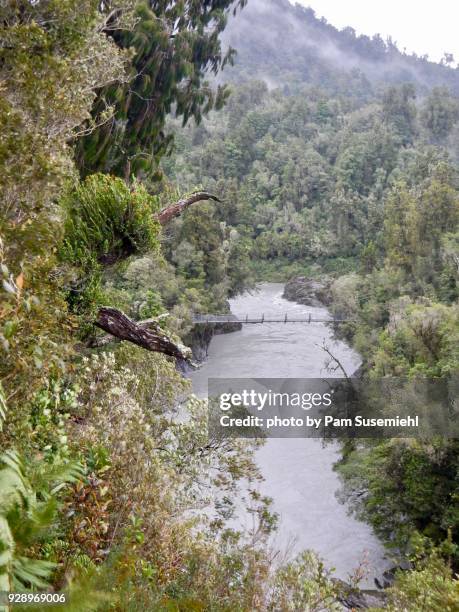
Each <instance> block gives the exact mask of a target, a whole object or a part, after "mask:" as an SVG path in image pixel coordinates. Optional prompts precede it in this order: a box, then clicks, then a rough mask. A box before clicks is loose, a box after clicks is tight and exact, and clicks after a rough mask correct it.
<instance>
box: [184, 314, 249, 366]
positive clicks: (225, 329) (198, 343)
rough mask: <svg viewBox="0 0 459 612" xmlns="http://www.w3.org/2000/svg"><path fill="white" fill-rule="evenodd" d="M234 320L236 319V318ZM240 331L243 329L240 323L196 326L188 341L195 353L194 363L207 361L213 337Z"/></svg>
mask: <svg viewBox="0 0 459 612" xmlns="http://www.w3.org/2000/svg"><path fill="white" fill-rule="evenodd" d="M228 316H231V315H228ZM233 316H234V315H233ZM234 319H236V317H235V316H234ZM240 329H242V324H241V323H239V321H234V322H231V321H229V322H227V323H207V324H205V325H203V324H200V325H195V326H194V327H193V329H192V330H191V332H190V334H189V337H188V338H187V339H186V344H187V345H188V346H190V347H191V350H192V351H193V359H194V361H196V362H197V363H202V362H203V361H205V360H206V359H207V351H208V349H209V344H210V342H211V340H212V338H213V336H218V335H219V334H229V333H232V332H235V331H239V330H240Z"/></svg>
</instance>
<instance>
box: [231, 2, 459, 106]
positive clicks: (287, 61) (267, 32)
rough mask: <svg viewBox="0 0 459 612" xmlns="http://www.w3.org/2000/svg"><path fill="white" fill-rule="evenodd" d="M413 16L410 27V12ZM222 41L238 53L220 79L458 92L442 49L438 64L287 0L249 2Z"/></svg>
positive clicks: (362, 93)
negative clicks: (403, 86)
mask: <svg viewBox="0 0 459 612" xmlns="http://www.w3.org/2000/svg"><path fill="white" fill-rule="evenodd" d="M413 20H414V21H413V27H415V15H414V14H413ZM223 40H224V42H225V43H226V44H230V45H232V46H233V47H236V49H237V51H238V53H237V57H236V58H235V69H234V70H232V71H227V72H225V73H224V74H222V75H221V78H222V79H223V80H225V81H230V82H236V83H240V82H241V81H252V80H253V79H263V80H264V81H265V82H266V83H267V85H268V86H269V87H270V88H278V87H281V88H283V89H284V91H287V92H288V91H290V90H292V89H293V90H295V88H296V86H297V85H300V86H301V85H302V84H305V83H308V84H310V85H320V86H321V87H324V88H326V89H327V90H328V91H330V92H333V93H335V94H338V93H340V92H346V93H347V94H348V95H354V96H356V97H362V98H365V97H368V96H371V94H372V93H374V91H376V90H377V89H378V88H379V87H381V86H385V85H387V84H389V83H391V84H400V83H406V82H412V83H413V84H414V85H415V86H416V88H417V89H418V90H419V91H420V92H422V93H424V92H426V91H427V90H428V89H431V88H432V87H436V86H441V85H446V86H448V87H449V88H450V89H451V90H452V91H453V92H454V93H456V94H457V93H459V71H458V70H457V68H456V64H455V60H454V58H453V57H452V56H451V54H450V53H446V52H447V51H448V49H445V55H444V59H443V60H442V64H441V65H439V64H436V63H434V62H432V61H429V58H428V57H427V56H417V55H415V54H411V55H410V54H407V53H405V52H404V50H403V48H402V47H401V46H400V45H397V41H393V40H391V39H389V40H384V39H383V38H382V37H381V36H380V35H378V34H376V35H375V36H372V37H369V36H365V35H360V36H359V35H357V34H356V32H355V30H353V29H352V27H347V28H344V29H343V30H337V29H336V28H335V27H333V26H332V25H331V24H329V23H327V21H326V20H325V19H319V18H318V17H317V16H316V15H315V13H314V11H313V10H312V9H310V8H305V7H304V6H301V5H300V4H295V3H290V2H289V1H288V0H251V2H250V3H249V5H248V6H247V8H246V10H245V11H244V13H243V14H241V15H240V17H239V18H238V19H237V20H230V21H229V24H228V27H227V28H226V30H225V33H224V36H223ZM399 42H400V41H399ZM456 59H458V58H456Z"/></svg>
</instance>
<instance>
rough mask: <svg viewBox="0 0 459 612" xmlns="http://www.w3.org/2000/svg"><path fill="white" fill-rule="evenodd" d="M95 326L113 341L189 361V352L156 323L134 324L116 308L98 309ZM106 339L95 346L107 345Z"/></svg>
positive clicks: (152, 321)
mask: <svg viewBox="0 0 459 612" xmlns="http://www.w3.org/2000/svg"><path fill="white" fill-rule="evenodd" d="M95 325H96V326H97V327H99V328H100V329H103V330H104V331H106V332H108V333H109V334H110V335H111V336H113V337H114V339H118V340H126V341H127V342H132V343H133V344H136V345H137V346H140V347H142V348H144V349H146V350H147V351H152V352H155V353H164V354H165V355H170V356H171V357H175V358H176V359H183V360H185V361H189V360H190V357H191V351H190V349H188V348H187V347H185V346H182V345H179V344H177V343H176V342H174V341H173V340H171V339H170V338H169V337H168V336H167V335H166V334H165V333H164V332H163V331H162V330H161V328H160V327H159V325H158V323H157V321H154V320H152V319H149V320H147V321H142V322H141V323H136V322H134V321H132V320H131V319H129V317H127V316H126V315H125V314H124V313H123V312H121V311H120V310H117V309H116V308H110V307H107V306H104V307H103V308H100V309H99V312H98V315H97V320H96V322H95ZM107 343H108V340H107V337H104V338H102V339H101V341H100V343H99V341H97V343H96V346H103V345H104V344H107Z"/></svg>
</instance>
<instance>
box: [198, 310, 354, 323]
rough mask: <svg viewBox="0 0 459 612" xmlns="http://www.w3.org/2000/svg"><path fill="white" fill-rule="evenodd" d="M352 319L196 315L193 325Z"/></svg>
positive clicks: (342, 321)
mask: <svg viewBox="0 0 459 612" xmlns="http://www.w3.org/2000/svg"><path fill="white" fill-rule="evenodd" d="M348 321H351V319H342V318H339V317H324V316H320V315H317V314H312V313H306V314H302V315H301V316H299V317H295V316H293V315H292V314H291V313H288V312H286V313H285V314H281V315H278V314H276V315H271V314H264V313H262V314H260V315H259V316H256V315H253V314H250V315H249V314H247V315H245V316H236V315H233V314H195V315H193V323H194V324H195V325H213V324H217V323H241V324H243V325H245V324H260V323H346V322H348Z"/></svg>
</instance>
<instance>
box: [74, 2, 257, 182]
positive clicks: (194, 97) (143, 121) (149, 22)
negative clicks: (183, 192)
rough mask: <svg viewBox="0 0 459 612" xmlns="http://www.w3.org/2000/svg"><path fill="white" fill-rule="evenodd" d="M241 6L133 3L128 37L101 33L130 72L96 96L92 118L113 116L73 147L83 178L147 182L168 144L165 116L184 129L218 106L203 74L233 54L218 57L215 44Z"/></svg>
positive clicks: (221, 94)
mask: <svg viewBox="0 0 459 612" xmlns="http://www.w3.org/2000/svg"><path fill="white" fill-rule="evenodd" d="M245 2H246V0H237V1H236V2H233V0H205V1H204V2H195V1H194V0H186V1H184V2H168V1H167V0H139V1H138V2H136V9H135V25H134V26H133V27H132V28H131V29H126V30H124V31H122V32H120V31H118V30H115V31H113V32H111V31H110V28H109V27H108V33H109V34H110V35H111V36H112V38H113V40H114V42H115V43H116V45H117V46H118V47H119V48H120V49H131V50H132V52H133V56H132V68H131V73H130V76H129V79H128V81H127V82H126V83H119V82H116V83H115V84H113V85H109V86H107V87H105V88H103V89H102V90H101V91H100V92H99V96H98V100H97V103H96V104H95V107H94V109H93V115H97V114H99V113H100V111H101V109H103V108H104V107H106V106H107V105H109V106H113V107H114V109H115V112H114V115H113V116H112V117H111V118H110V120H108V121H106V122H105V123H103V124H102V125H100V126H99V127H98V129H97V130H95V131H92V132H91V134H89V135H88V136H87V137H86V138H84V139H82V140H81V142H80V143H79V145H78V154H77V159H78V164H79V167H80V170H81V171H82V172H83V174H88V173H90V172H95V171H102V172H111V173H115V174H117V175H119V176H124V177H129V176H130V175H131V174H134V175H135V176H139V175H141V174H146V175H151V174H152V172H153V171H154V170H156V169H157V161H158V159H159V158H160V157H161V156H162V155H163V154H164V153H165V152H166V151H167V150H168V148H169V145H170V144H171V140H172V136H171V135H170V134H169V135H166V134H165V132H164V126H165V119H166V116H167V115H168V114H169V113H170V112H171V111H172V109H174V111H175V114H176V115H177V116H179V117H181V118H182V120H183V125H185V124H186V123H187V121H188V120H189V119H190V118H194V119H195V120H196V121H197V122H199V121H200V120H201V118H202V116H203V114H206V113H208V112H209V111H210V110H211V109H212V108H220V107H221V106H222V104H223V103H224V101H225V100H226V98H227V96H228V90H227V88H226V87H225V86H221V85H219V86H218V87H217V90H216V91H214V90H213V89H212V88H211V86H210V84H209V82H208V81H207V80H206V73H207V72H212V73H213V74H217V72H218V71H219V70H221V69H222V68H223V67H224V66H225V65H226V64H227V63H228V62H230V61H232V58H233V54H234V51H233V50H232V49H230V50H229V51H228V52H227V53H223V51H222V48H221V43H220V39H219V36H220V34H221V32H222V31H223V30H224V28H225V25H226V21H227V15H228V12H229V10H230V9H231V8H233V10H234V11H236V9H237V8H238V7H242V6H243V5H244V4H245Z"/></svg>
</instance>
